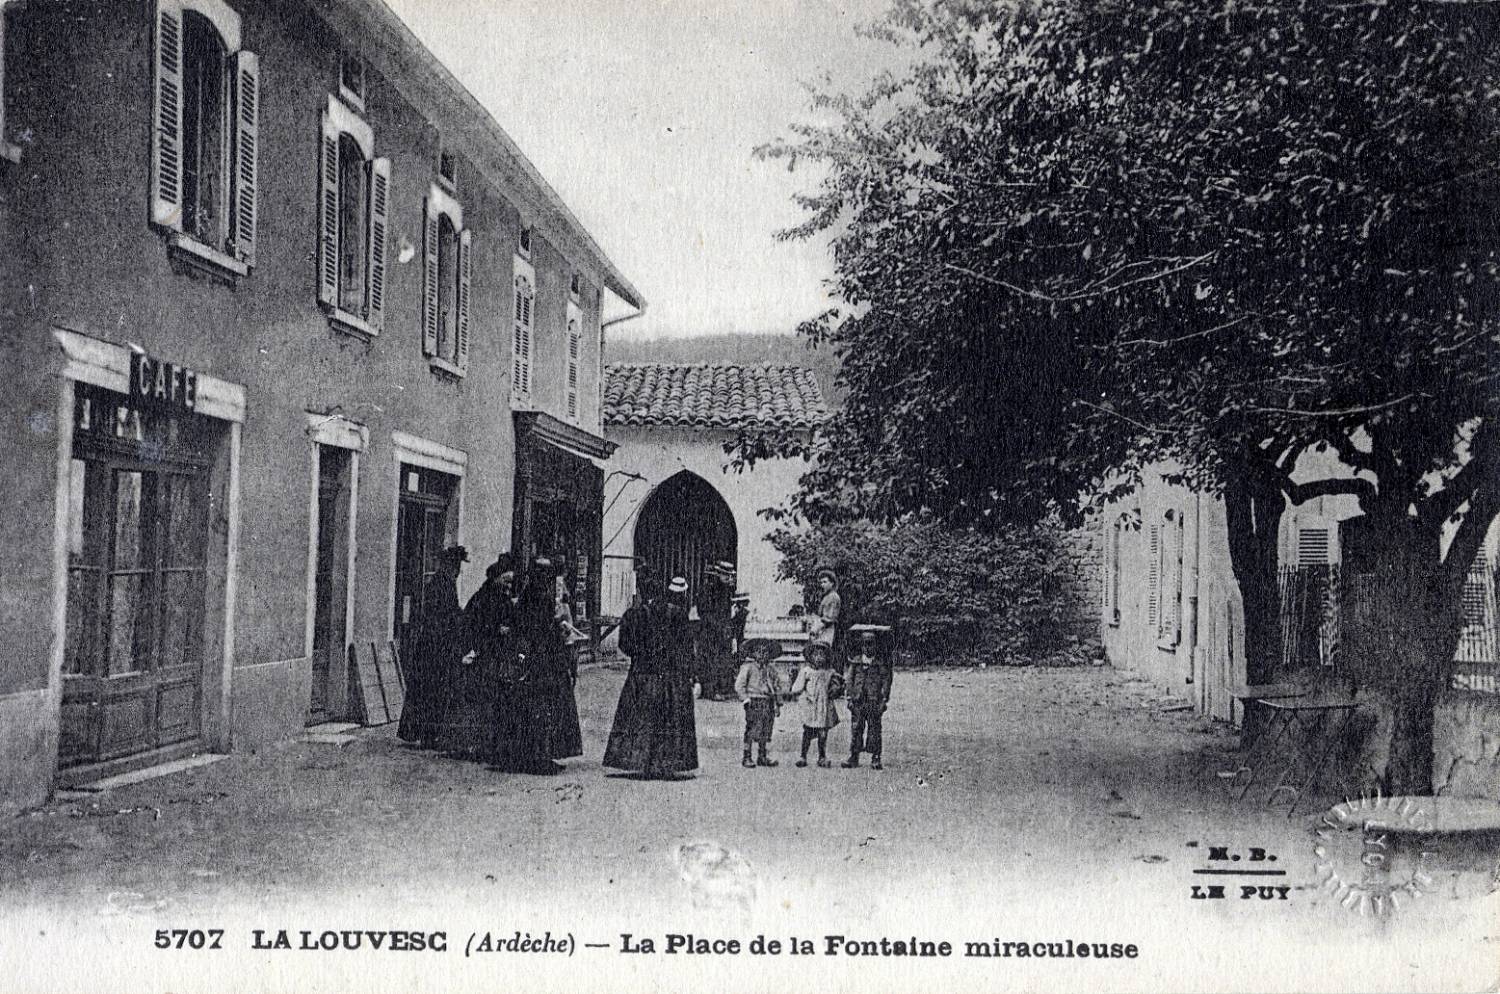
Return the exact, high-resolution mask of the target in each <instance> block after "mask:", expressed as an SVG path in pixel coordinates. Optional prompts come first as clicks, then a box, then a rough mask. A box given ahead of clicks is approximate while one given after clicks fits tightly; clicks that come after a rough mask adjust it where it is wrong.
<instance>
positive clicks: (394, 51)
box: [312, 0, 646, 309]
mask: <svg viewBox="0 0 1500 994" xmlns="http://www.w3.org/2000/svg"><path fill="white" fill-rule="evenodd" d="M312 7H313V9H314V10H315V11H317V13H318V14H319V16H321V17H322V18H323V19H324V20H325V21H327V22H328V24H329V25H330V26H331V27H333V29H334V30H335V31H337V32H339V33H340V34H343V35H345V36H349V37H356V38H369V39H371V40H372V41H374V42H376V43H378V44H379V45H380V50H379V52H378V53H376V52H365V53H363V54H365V56H366V58H369V59H370V61H371V62H372V63H374V65H375V67H376V69H378V70H379V71H380V72H381V73H382V74H383V75H385V76H386V77H387V78H390V79H392V80H394V81H396V82H397V84H398V88H400V89H402V91H403V93H404V94H405V95H406V97H407V99H409V100H412V101H413V103H416V104H417V106H419V107H421V108H422V109H423V110H424V111H430V112H431V113H432V114H433V115H434V117H435V118H440V119H439V120H436V121H435V123H438V124H440V125H446V127H445V128H444V136H443V137H444V141H445V143H448V144H449V145H451V146H452V147H453V148H455V149H457V150H458V151H460V152H462V153H463V154H465V155H466V156H468V157H469V158H470V159H472V160H473V161H474V163H475V164H476V165H477V166H479V168H480V169H481V170H483V171H484V172H485V173H486V174H487V175H488V177H489V178H490V179H491V181H493V182H496V183H497V185H500V186H502V187H510V188H513V189H515V191H516V192H517V193H518V194H519V195H520V196H522V197H523V198H524V197H526V196H527V195H528V194H534V196H533V197H532V199H531V202H529V203H525V204H522V205H518V206H522V207H525V208H529V209H530V210H531V211H532V212H533V213H535V214H536V215H538V216H539V217H542V218H545V219H547V220H549V221H551V222H552V223H551V224H544V225H543V234H544V235H547V236H552V237H554V238H558V239H559V240H561V241H563V242H565V243H567V244H561V245H559V246H558V247H559V248H560V249H562V250H563V254H564V255H573V256H575V257H579V256H581V257H583V258H585V259H587V260H588V261H589V262H591V263H592V264H593V265H594V266H595V267H597V268H598V270H599V272H600V273H601V274H602V277H603V281H604V286H605V288H606V289H608V290H609V291H610V292H611V293H613V294H614V295H615V296H617V297H619V298H620V299H621V300H623V301H625V302H626V303H627V304H629V305H630V306H632V307H635V308H638V309H644V308H645V306H646V298H645V297H644V296H642V295H641V292H640V291H639V290H637V289H636V288H635V286H634V285H633V284H632V283H631V282H630V281H629V280H628V279H626V278H625V275H624V274H623V273H621V272H620V270H619V268H618V267H616V266H615V264H614V263H613V262H612V261H610V259H609V256H607V255H606V254H605V253H604V250H603V249H602V248H600V246H599V243H598V242H596V241H595V240H594V238H593V236H592V235H590V234H589V232H588V229H586V228H585V227H584V226H583V223H582V222H581V221H579V220H578V218H577V216H575V215H574V214H573V212H572V210H571V209H569V207H568V205H567V204H566V203H564V202H563V199H562V197H561V196H559V195H558V193H557V191H556V190H554V189H553V188H552V186H551V184H549V183H548V182H547V181H546V179H544V178H543V177H542V174H541V173H540V172H538V171H537V168H536V166H534V165H533V164H532V163H531V160H530V159H528V158H527V157H526V155H525V153H523V152H522V151H521V149H520V146H518V145H517V144H516V143H515V141H513V140H512V139H511V137H510V135H508V134H506V133H505V130H504V129H503V128H501V127H500V124H499V122H497V121H496V120H495V118H494V116H493V115H491V114H490V112H489V111H488V110H486V109H485V107H484V105H483V104H481V103H480V102H479V101H478V100H476V99H475V98H474V95H473V94H472V93H470V92H469V90H468V88H467V87H465V86H464V84H463V83H462V82H460V81H459V79H458V77H456V76H454V75H453V73H452V72H451V71H449V69H448V67H447V66H445V65H443V63H442V62H441V61H440V60H439V59H438V58H437V56H435V55H434V54H433V53H432V51H431V50H430V49H429V48H428V47H427V46H426V45H425V44H423V43H422V41H421V39H419V38H418V37H417V36H416V35H415V34H414V33H413V32H412V30H411V28H409V27H407V25H406V22H405V21H403V20H401V18H400V17H399V16H397V14H396V12H395V11H393V10H391V8H390V7H388V6H387V5H386V4H385V2H384V0H337V2H331V0H312ZM377 54H378V56H379V57H372V56H376V55H377ZM475 124H477V125H478V130H479V135H478V136H476V135H474V134H473V133H472V130H473V128H474V125H475ZM527 187H529V188H530V189H529V190H528V189H527ZM569 249H571V252H570V251H569Z"/></svg>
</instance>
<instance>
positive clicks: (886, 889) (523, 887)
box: [0, 668, 1500, 991]
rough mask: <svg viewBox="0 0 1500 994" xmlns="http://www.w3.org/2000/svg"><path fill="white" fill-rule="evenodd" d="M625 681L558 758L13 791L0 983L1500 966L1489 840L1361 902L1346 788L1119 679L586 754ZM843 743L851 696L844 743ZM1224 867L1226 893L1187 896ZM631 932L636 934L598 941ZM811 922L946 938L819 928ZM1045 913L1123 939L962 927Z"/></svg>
mask: <svg viewBox="0 0 1500 994" xmlns="http://www.w3.org/2000/svg"><path fill="white" fill-rule="evenodd" d="M622 680H623V672H622V671H621V670H618V669H612V668H593V669H586V670H585V671H584V673H583V674H582V676H581V677H580V681H579V686H578V696H579V704H580V713H581V715H582V720H583V725H584V737H585V746H586V749H587V753H586V755H585V756H584V757H582V758H580V759H575V760H571V761H570V762H569V763H568V768H567V771H566V772H565V773H563V774H560V775H558V776H554V777H527V776H522V775H514V774H503V773H497V772H492V771H490V770H488V769H486V768H485V767H484V766H483V765H481V764H478V763H472V762H465V761H461V760H456V759H450V758H445V757H442V756H438V755H434V754H432V753H429V752H422V751H418V750H413V749H411V748H409V747H407V746H405V745H404V744H402V743H400V742H399V741H398V740H397V739H396V738H395V735H394V729H393V728H391V727H389V726H388V727H384V728H377V729H366V730H360V731H358V732H356V733H355V736H354V741H353V742H352V743H349V744H346V745H318V744H308V743H300V742H298V743H289V744H286V745H283V746H279V747H276V748H273V749H270V750H266V751H263V752H260V753H258V754H250V753H236V754H234V755H232V756H230V757H229V758H228V759H225V760H223V761H221V762H218V763H215V764H213V765H210V766H206V767H202V768H199V769H196V770H192V771H188V772H184V773H180V774H176V775H173V776H169V777H164V778H161V779H158V780H154V781H149V782H146V783H141V784H136V785H132V786H129V787H122V788H117V789H114V790H111V791H108V792H104V793H101V794H96V795H93V796H90V797H86V798H82V799H71V800H64V801H58V802H56V803H53V804H51V805H48V806H46V807H44V808H41V809H38V810H35V811H31V812H28V813H25V814H23V815H21V816H19V817H17V818H15V819H14V820H12V821H11V822H10V823H9V824H5V825H3V826H0V894H3V906H0V976H5V975H9V976H10V977H12V983H13V984H15V986H13V987H8V986H7V985H6V984H5V983H4V982H0V989H9V990H31V989H37V990H42V989H51V990H64V989H97V988H96V987H94V984H96V983H99V982H101V980H102V979H105V978H107V979H108V982H109V985H110V986H111V987H112V988H114V989H142V990H169V989H170V990H187V989H204V990H242V989H244V990H251V989H254V990H260V989H266V990H271V989H322V990H341V989H349V987H352V986H358V987H361V988H362V989H366V990H368V989H372V988H374V989H382V990H383V989H398V988H399V989H404V990H428V989H431V990H454V989H475V990H480V989H500V987H498V986H494V983H495V981H496V978H508V979H507V980H506V983H505V984H504V985H503V986H504V988H505V989H510V990H529V989H537V990H541V989H558V990H578V989H583V988H584V987H589V988H591V989H592V988H599V989H610V990H623V989H652V990H655V989H663V990H666V989H682V990H694V989H702V987H703V986H705V985H707V984H713V985H715V986H714V988H713V989H716V990H726V991H728V990H762V989H765V990H771V989H776V990H780V991H787V990H796V989H809V990H811V989H820V990H826V989H830V987H849V986H858V987H859V988H861V989H868V990H886V989H889V990H908V989H917V988H921V989H937V988H938V987H947V988H950V989H954V990H959V989H963V990H991V989H993V990H1006V989H1036V988H1038V987H1054V986H1055V987H1056V988H1057V989H1066V988H1069V987H1076V986H1078V985H1087V986H1089V987H1090V988H1092V989H1101V990H1145V989H1153V988H1155V989H1164V988H1176V989H1220V990H1282V989H1296V988H1304V989H1305V988H1315V989H1321V990H1338V989H1345V990H1361V989H1376V988H1381V989H1432V990H1441V989H1456V988H1463V989H1468V988H1471V987H1472V988H1475V989H1478V988H1480V987H1486V986H1489V985H1492V984H1493V983H1494V980H1495V977H1496V975H1497V974H1500V918H1497V917H1496V912H1497V904H1496V900H1495V898H1494V896H1493V895H1492V894H1491V893H1490V892H1491V890H1492V887H1493V883H1492V876H1491V875H1489V874H1488V873H1485V872H1481V870H1482V869H1483V867H1485V866H1488V865H1492V864H1493V859H1492V856H1493V855H1494V854H1491V853H1489V852H1487V851H1476V850H1474V849H1473V847H1472V846H1471V847H1468V848H1466V849H1465V851H1464V853H1463V854H1462V855H1460V856H1456V857H1455V856H1451V855H1445V856H1443V857H1442V859H1441V860H1440V861H1439V863H1440V864H1441V865H1438V864H1433V865H1431V866H1429V870H1431V872H1430V873H1429V874H1428V875H1427V877H1426V878H1425V879H1426V881H1427V882H1425V883H1423V884H1422V886H1421V888H1420V889H1421V891H1422V893H1421V894H1420V895H1415V896H1413V897H1412V898H1411V899H1410V900H1406V901H1404V902H1403V903H1402V905H1401V906H1400V907H1399V908H1397V909H1395V911H1394V912H1393V913H1388V914H1376V913H1373V911H1372V909H1371V908H1369V907H1360V906H1359V905H1358V903H1357V902H1355V901H1352V900H1351V899H1350V892H1349V891H1348V890H1347V889H1346V890H1344V891H1338V890H1337V884H1338V880H1335V884H1334V886H1332V887H1321V886H1320V884H1321V883H1324V882H1326V881H1327V880H1328V878H1329V877H1330V876H1334V877H1337V876H1339V875H1342V876H1343V877H1344V878H1348V879H1351V880H1353V879H1355V878H1356V876H1357V874H1358V873H1359V872H1360V863H1359V858H1360V849H1359V848H1358V845H1357V844H1356V845H1355V846H1354V848H1352V849H1351V848H1350V844H1349V842H1348V840H1347V839H1345V838H1344V837H1343V836H1342V835H1341V836H1339V837H1338V838H1336V839H1333V840H1332V841H1331V842H1330V841H1329V839H1328V838H1327V837H1325V838H1323V839H1322V840H1321V844H1323V845H1324V849H1323V851H1322V852H1321V853H1318V852H1315V849H1316V848H1317V847H1318V846H1319V845H1320V838H1319V836H1318V835H1317V834H1316V832H1317V829H1318V823H1317V818H1316V813H1317V812H1318V811H1319V810H1321V809H1322V808H1324V807H1326V806H1327V803H1329V802H1331V801H1334V800H1337V799H1336V798H1330V799H1325V800H1324V803H1323V804H1321V805H1311V804H1310V805H1308V806H1307V812H1306V813H1302V812H1299V814H1298V815H1297V817H1295V818H1288V817H1287V816H1286V814H1285V812H1284V810H1273V809H1270V808H1267V807H1266V806H1264V805H1263V804H1260V803H1257V802H1256V800H1255V799H1254V798H1252V799H1250V800H1247V801H1242V802H1241V801H1235V800H1233V799H1232V798H1230V797H1229V796H1228V794H1227V793H1226V792H1225V790H1224V789H1223V784H1222V782H1221V780H1220V779H1219V778H1218V776H1217V775H1216V774H1217V772H1218V771H1219V770H1220V769H1223V768H1226V767H1227V766H1229V765H1231V760H1232V759H1233V755H1234V753H1233V750H1234V748H1235V741H1236V740H1235V737H1234V736H1233V734H1232V733H1231V732H1230V731H1229V730H1226V729H1224V728H1221V727H1212V726H1210V725H1208V724H1207V723H1206V722H1205V721H1204V720H1203V719H1202V718H1201V717H1198V716H1196V715H1194V714H1193V713H1192V712H1191V711H1190V710H1174V709H1173V704H1172V702H1170V701H1166V700H1164V699H1162V698H1161V697H1160V696H1159V695H1158V694H1157V693H1155V692H1154V691H1152V690H1151V689H1150V687H1149V686H1147V685H1146V684H1145V683H1143V682H1140V681H1139V680H1137V679H1135V678H1134V677H1132V676H1131V675H1130V674H1127V673H1121V672H1118V671H1114V670H1111V669H1108V668H1097V669H1063V670H1056V669H1030V668H1023V669H1000V670H997V669H990V670H984V671H975V670H961V671H958V670H940V671H928V672H901V673H899V674H898V675H897V679H896V685H895V690H894V694H893V700H892V705H891V709H890V711H889V712H888V714H887V718H886V726H887V731H886V747H885V759H886V769H885V770H884V771H878V772H877V771H873V770H870V769H869V768H867V767H862V768H860V769H858V770H843V769H840V768H838V767H837V766H835V767H834V768H832V769H818V768H816V767H808V768H806V769H796V768H794V767H793V766H792V761H793V760H794V759H795V758H796V757H795V748H796V745H797V741H798V738H799V733H800V728H799V727H797V722H796V717H795V715H796V712H795V709H794V708H787V709H786V710H785V711H784V712H783V714H782V717H781V718H780V720H779V721H778V726H777V732H776V739H775V743H774V749H775V754H776V756H777V758H779V759H780V761H781V765H780V766H779V767H778V768H776V769H755V770H746V769H742V768H741V767H740V765H739V756H740V734H741V730H742V712H741V709H740V707H739V706H738V705H737V704H735V703H733V702H722V703H721V702H706V701H700V702H699V703H698V711H697V716H698V733H699V746H700V756H701V759H702V769H701V770H700V771H699V773H698V774H697V776H695V777H693V778H691V779H685V780H681V781H678V782H670V783H662V782H643V781H639V780H636V779H632V778H629V777H624V776H620V775H615V774H612V773H611V772H610V771H606V770H604V769H602V768H601V767H600V765H599V757H600V755H601V753H602V750H603V741H604V738H605V736H606V735H607V733H608V729H609V722H610V718H611V716H612V714H613V710H614V704H615V700H616V698H617V696H618V693H619V688H620V684H621V682H622ZM847 743H848V728H847V724H845V725H841V726H839V727H838V728H837V729H835V730H834V732H833V734H832V741H831V749H830V751H831V754H832V758H833V759H834V760H835V762H837V760H839V759H842V758H843V756H844V754H845V753H844V750H845V749H846V748H847ZM1330 845H1331V846H1332V851H1331V852H1330V851H1329V849H1328V848H1327V847H1328V846H1330ZM1218 846H1223V847H1228V850H1229V851H1230V852H1232V853H1234V854H1236V855H1240V856H1241V857H1242V860H1243V861H1244V862H1241V861H1239V860H1236V861H1234V862H1235V863H1240V867H1249V866H1250V865H1251V862H1250V861H1251V860H1253V859H1254V858H1255V857H1254V854H1253V852H1252V850H1253V849H1260V850H1263V852H1264V856H1265V858H1264V859H1263V860H1259V861H1256V862H1255V865H1256V866H1258V867H1264V868H1265V870H1264V872H1263V873H1262V874H1261V875H1259V876H1239V875H1231V874H1224V875H1208V874H1201V873H1195V872H1194V871H1195V870H1203V869H1212V868H1215V867H1218V868H1224V867H1230V868H1232V869H1235V870H1236V873H1237V872H1238V869H1239V868H1236V867H1233V865H1232V864H1230V863H1224V862H1223V861H1218V862H1215V861H1212V860H1210V858H1209V857H1210V853H1211V850H1212V848H1213V847H1218ZM1487 860H1488V861H1489V862H1488V863H1487V862H1486V861H1487ZM1330 867H1331V869H1330ZM1450 870H1451V872H1449V871H1450ZM1278 871H1284V874H1283V873H1280V872H1278ZM1216 883H1217V884H1223V885H1224V886H1225V889H1226V896H1225V897H1224V898H1223V899H1216V900H1215V899H1210V900H1200V899H1194V898H1193V897H1192V894H1193V889H1194V887H1195V886H1196V887H1199V888H1200V889H1201V892H1206V891H1207V886H1208V885H1210V884H1216ZM1246 886H1249V887H1252V888H1259V887H1261V886H1264V887H1266V888H1267V890H1266V891H1265V893H1266V895H1267V896H1268V897H1269V899H1262V897H1261V894H1262V892H1261V891H1260V890H1259V889H1257V890H1256V891H1255V893H1254V894H1253V896H1250V897H1248V898H1246V897H1242V893H1243V892H1242V890H1241V888H1242V887H1246ZM1278 887H1285V888H1287V889H1286V890H1285V891H1277V890H1276V888H1278ZM1283 895H1284V896H1283ZM158 928H169V929H170V928H184V929H210V928H222V929H224V930H225V935H224V937H223V939H222V940H221V941H222V944H223V949H222V950H219V951H208V950H204V951H193V950H191V949H183V950H177V949H169V950H166V951H157V950H155V949H154V947H153V937H154V935H155V930H156V929H158ZM256 929H259V930H261V931H262V933H264V935H266V936H271V937H274V936H275V934H276V932H277V930H280V929H286V930H287V931H288V935H289V937H290V940H291V942H292V943H293V945H294V946H295V945H296V944H297V943H298V941H299V939H300V932H301V931H302V930H309V931H310V932H311V933H312V934H313V935H314V936H317V935H319V934H321V933H322V932H323V931H324V930H354V929H361V930H381V929H413V930H421V931H425V932H429V933H430V932H434V931H443V932H444V933H445V934H446V936H447V939H446V942H447V944H448V946H449V950H448V951H447V952H445V953H441V954H433V953H421V954H418V953H405V954H390V953H387V952H373V951H370V950H368V949H362V950H361V951H357V952H349V951H343V952H329V953H316V952H306V951H303V952H295V951H294V952H287V951H274V950H273V951H266V950H262V949H257V948H255V942H254V937H255V930H256ZM486 932H489V933H491V935H492V937H493V936H498V937H501V938H508V937H510V936H511V935H512V933H517V932H519V933H522V934H526V933H529V934H530V935H531V936H534V937H538V938H540V937H542V936H543V935H544V934H546V933H549V932H550V933H551V934H552V935H553V936H554V937H561V936H564V935H570V936H572V937H573V941H574V944H575V945H574V949H573V955H572V956H571V957H569V956H564V955H562V954H530V955H529V956H528V955H527V954H522V953H511V952H504V953H496V954H493V956H490V954H480V955H478V956H475V957H472V958H471V957H466V956H464V955H463V954H462V950H461V948H460V947H462V946H464V945H470V944H472V942H474V941H478V939H477V937H478V936H483V935H484V934H485V933H486ZM669 933H677V934H689V933H690V934H693V935H695V936H697V937H699V938H708V939H714V938H724V939H727V938H738V939H739V940H740V941H741V942H742V943H744V944H745V945H746V946H748V943H749V941H750V940H751V939H753V938H754V937H755V936H756V935H765V936H766V937H768V938H778V939H780V940H781V941H782V942H783V943H786V944H788V945H790V943H789V940H790V939H791V937H793V936H797V937H801V938H803V939H811V940H812V941H813V944H814V945H813V949H812V953H813V955H810V956H809V955H801V956H790V955H788V954H787V952H788V950H785V949H784V950H783V952H782V953H781V954H780V955H760V956H756V955H752V954H750V953H749V952H747V951H746V950H745V949H744V948H742V950H741V952H740V953H739V954H737V955H730V954H725V955H720V956H709V955H688V954H682V953H678V954H673V955H663V953H662V945H663V943H664V937H665V936H666V935H667V934H669ZM625 934H629V935H630V936H631V937H632V939H631V940H630V942H631V944H632V945H634V946H636V947H639V945H640V940H641V939H642V938H643V937H645V938H652V939H653V940H654V941H655V943H656V946H657V949H656V951H655V953H652V954H630V953H626V952H623V951H622V946H623V945H625V943H626V940H623V939H622V935H625ZM830 935H842V936H845V937H847V938H850V939H876V940H878V939H879V938H880V937H882V936H886V937H892V938H895V937H902V938H913V937H914V938H916V939H917V940H918V941H923V940H932V941H934V942H936V941H942V940H946V941H948V942H950V943H951V944H952V945H953V946H954V947H956V949H957V952H956V953H955V954H954V955H953V956H951V957H946V958H937V959H931V958H918V959H911V958H895V957H878V958H871V957H868V956H853V955H849V954H848V953H847V951H846V950H844V949H842V948H841V949H839V950H837V951H836V952H834V953H833V954H828V953H826V951H825V950H826V943H827V939H826V937H827V936H830ZM1064 939H1074V940H1077V941H1079V942H1080V943H1081V942H1083V941H1088V942H1091V943H1093V942H1105V943H1117V944H1119V945H1120V947H1121V948H1122V949H1123V947H1124V946H1126V945H1131V944H1133V945H1134V946H1135V947H1136V951H1137V955H1136V957H1135V958H1124V957H1122V958H1119V959H1111V960H1107V961H1105V960H1092V961H1091V960H1084V959H1077V958H1072V959H1040V958H1018V957H1016V956H1014V955H1013V956H1006V957H997V958H981V957H974V956H964V955H963V953H964V951H965V946H964V944H965V943H966V942H977V941H986V942H988V941H990V940H994V941H995V942H996V948H997V949H999V948H1000V944H1001V943H1004V942H1007V941H1011V940H1017V941H1024V942H1031V941H1054V940H1056V941H1061V940H1064ZM584 943H594V944H598V945H599V946H600V947H601V948H587V947H585V946H584ZM487 957H489V958H487ZM549 957H550V958H549ZM517 971H527V972H524V973H518V972H517ZM789 981H790V985H789ZM955 985H957V986H955Z"/></svg>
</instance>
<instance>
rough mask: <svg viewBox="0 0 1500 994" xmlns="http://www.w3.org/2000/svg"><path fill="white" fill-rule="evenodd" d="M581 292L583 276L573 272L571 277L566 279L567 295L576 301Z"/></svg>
mask: <svg viewBox="0 0 1500 994" xmlns="http://www.w3.org/2000/svg"><path fill="white" fill-rule="evenodd" d="M581 293H583V278H582V277H580V276H579V275H578V274H577V273H574V274H573V278H572V279H571V280H569V281H568V296H569V297H572V298H573V300H574V301H577V300H578V297H579V295H580V294H581Z"/></svg>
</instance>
